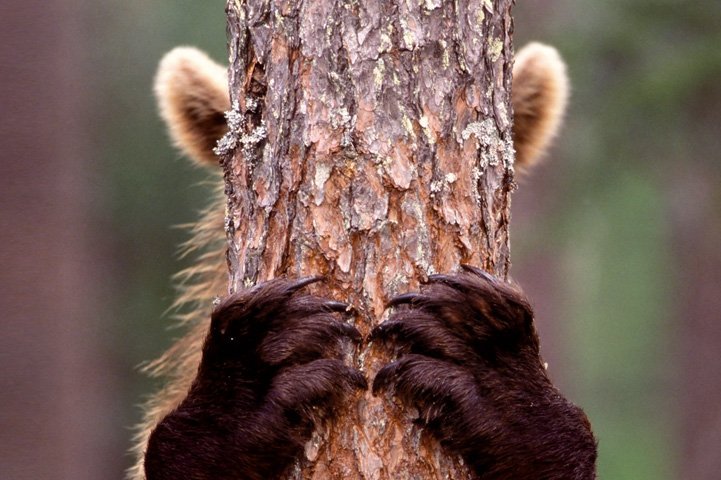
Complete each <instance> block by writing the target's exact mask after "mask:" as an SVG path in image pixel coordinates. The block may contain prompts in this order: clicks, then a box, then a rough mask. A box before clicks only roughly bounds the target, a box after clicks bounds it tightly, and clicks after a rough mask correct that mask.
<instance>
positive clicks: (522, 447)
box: [370, 266, 596, 480]
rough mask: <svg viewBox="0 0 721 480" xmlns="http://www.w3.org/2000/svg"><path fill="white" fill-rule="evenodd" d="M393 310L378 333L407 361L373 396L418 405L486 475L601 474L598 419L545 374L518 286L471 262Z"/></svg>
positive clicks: (430, 424) (442, 437)
mask: <svg viewBox="0 0 721 480" xmlns="http://www.w3.org/2000/svg"><path fill="white" fill-rule="evenodd" d="M389 306H391V307H396V310H395V311H394V313H393V314H392V315H391V316H390V318H389V319H388V320H387V321H385V322H384V323H382V324H381V325H379V326H378V327H376V329H375V330H374V331H373V332H372V333H371V337H370V339H371V340H374V341H378V342H380V343H382V344H385V345H388V346H391V347H393V348H394V350H395V352H396V353H397V354H398V355H399V358H398V359H397V360H396V361H394V362H392V363H390V364H389V365H386V366H385V367H383V368H382V369H381V370H380V371H379V372H378V374H377V375H376V377H375V380H374V382H373V392H374V393H375V394H377V393H378V392H380V391H383V390H389V391H390V392H392V393H393V394H394V395H395V396H396V397H397V398H398V399H399V400H400V401H401V402H402V404H403V405H405V406H407V407H413V408H416V409H417V410H418V412H419V418H418V423H420V424H421V425H423V426H424V427H425V428H426V429H427V430H428V431H429V433H431V434H432V435H434V436H435V437H436V438H437V439H438V440H439V441H440V442H441V444H442V445H444V446H445V447H447V448H448V449H449V450H451V451H453V452H455V453H457V454H460V455H462V457H463V458H464V460H465V461H466V462H467V463H468V464H469V466H470V467H471V468H472V469H473V471H474V472H475V473H476V474H477V475H478V476H479V477H480V478H482V479H494V480H499V479H511V478H517V479H519V478H534V479H561V478H564V479H584V480H587V479H589V478H593V477H594V471H595V470H594V464H595V455H596V447H595V441H594V439H593V435H592V434H591V431H590V424H589V423H588V420H587V419H586V417H585V415H584V414H583V412H582V411H581V410H580V409H579V408H577V407H575V406H574V405H572V404H571V403H569V402H568V401H566V400H565V399H564V398H563V397H562V396H561V395H560V393H559V392H558V391H557V390H556V389H555V388H554V387H553V385H552V384H551V382H550V380H549V379H548V377H547V376H546V372H545V369H544V367H543V364H542V361H541V358H540V356H539V347H538V336H537V335H536V332H535V329H534V326H533V312H532V310H531V307H530V305H529V303H528V301H527V300H526V299H525V297H524V296H523V294H522V292H521V291H520V290H519V289H518V288H517V287H515V286H513V285H511V284H509V283H507V282H504V281H502V280H500V279H497V278H495V277H493V276H491V275H490V274H488V273H486V272H484V271H482V270H480V269H477V268H475V267H470V266H463V272H461V273H458V274H449V275H432V276H430V277H429V279H428V282H427V283H426V284H424V285H423V286H422V287H421V291H420V293H409V294H404V295H400V296H398V297H395V298H393V299H392V300H391V301H390V303H389Z"/></svg>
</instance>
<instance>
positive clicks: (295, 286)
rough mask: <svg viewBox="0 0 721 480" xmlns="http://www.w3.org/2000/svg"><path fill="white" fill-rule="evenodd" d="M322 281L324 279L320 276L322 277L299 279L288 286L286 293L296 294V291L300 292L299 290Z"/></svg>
mask: <svg viewBox="0 0 721 480" xmlns="http://www.w3.org/2000/svg"><path fill="white" fill-rule="evenodd" d="M322 280H325V277H324V276H322V275H315V276H312V277H305V278H300V279H298V280H296V281H295V282H293V283H291V284H290V285H289V286H288V292H289V293H294V292H297V291H298V290H300V289H301V288H303V287H307V286H308V285H310V284H311V283H317V282H320V281H322Z"/></svg>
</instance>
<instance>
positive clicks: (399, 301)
mask: <svg viewBox="0 0 721 480" xmlns="http://www.w3.org/2000/svg"><path fill="white" fill-rule="evenodd" d="M426 298H427V297H426V296H425V295H421V294H420V293H404V294H403V295H398V296H397V297H393V298H391V299H390V300H389V301H388V303H386V308H390V307H397V306H398V305H403V304H405V303H411V304H412V303H414V302H416V301H418V300H425V299H426Z"/></svg>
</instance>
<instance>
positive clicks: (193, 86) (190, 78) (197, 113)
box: [155, 47, 230, 166]
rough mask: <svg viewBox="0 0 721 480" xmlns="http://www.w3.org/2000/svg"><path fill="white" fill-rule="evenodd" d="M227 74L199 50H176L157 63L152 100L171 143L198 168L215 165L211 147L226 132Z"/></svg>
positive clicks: (215, 159)
mask: <svg viewBox="0 0 721 480" xmlns="http://www.w3.org/2000/svg"><path fill="white" fill-rule="evenodd" d="M227 78H228V74H227V72H226V69H225V67H222V66H220V65H219V64H217V63H215V62H214V61H213V60H211V59H210V58H208V56H207V55H206V54H205V53H203V52H201V51H200V50H198V49H196V48H192V47H178V48H175V49H173V50H171V51H170V52H168V53H167V54H166V55H165V57H163V59H162V60H161V61H160V66H159V67H158V73H157V75H156V77H155V96H156V97H157V100H158V107H159V109H160V115H161V117H163V120H165V123H166V125H167V126H168V130H169V132H170V136H171V138H172V139H173V143H175V145H176V146H177V147H178V148H179V149H180V150H181V151H183V153H185V154H186V155H188V156H189V157H190V158H191V159H193V160H195V161H196V162H198V163H200V164H202V165H210V166H213V165H217V164H218V158H217V157H216V156H215V154H213V147H215V144H216V142H217V141H218V139H219V138H220V137H222V136H223V135H224V134H225V132H226V131H227V126H226V123H225V116H224V112H226V111H227V110H230V100H229V96H228V80H227Z"/></svg>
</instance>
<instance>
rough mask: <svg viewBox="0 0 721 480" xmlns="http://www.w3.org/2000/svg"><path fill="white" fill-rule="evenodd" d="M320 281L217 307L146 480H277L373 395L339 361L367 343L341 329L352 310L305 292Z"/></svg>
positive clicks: (276, 286)
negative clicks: (357, 401)
mask: <svg viewBox="0 0 721 480" xmlns="http://www.w3.org/2000/svg"><path fill="white" fill-rule="evenodd" d="M317 281H320V278H319V277H310V278H304V279H300V280H286V279H276V280H271V281H269V282H265V283H262V284H260V285H257V286H256V287H253V288H250V289H246V290H243V291H241V292H238V293H236V294H234V295H231V296H230V297H228V298H226V299H224V300H223V301H222V302H221V303H220V304H219V305H218V306H217V307H216V308H215V310H214V311H213V314H212V317H211V325H210V332H209V333H208V336H207V338H206V341H205V344H204V347H203V358H202V360H201V364H200V367H199V369H198V374H197V377H196V378H195V381H194V382H193V385H192V387H191V388H190V391H189V393H188V396H187V397H186V399H185V400H184V401H183V402H182V403H181V405H180V406H179V407H178V408H177V409H176V410H175V411H174V412H172V413H171V414H170V415H168V416H167V417H166V418H165V419H163V421H162V422H161V423H160V424H159V425H158V427H157V428H156V429H155V431H154V432H153V433H152V435H151V438H150V441H149V442H148V452H147V454H146V458H145V465H146V474H147V477H148V480H165V479H171V478H197V479H206V478H207V479H215V480H222V479H228V480H230V479H237V478H247V479H269V478H278V477H279V476H280V475H282V474H283V473H284V472H285V471H286V470H287V468H288V467H289V465H290V464H291V463H292V462H293V460H294V459H295V458H297V457H298V455H299V454H300V453H301V452H302V449H303V445H304V443H305V442H307V441H308V440H309V439H310V436H311V434H312V432H313V429H314V428H315V427H316V426H317V425H318V423H319V422H322V421H324V420H326V419H328V418H330V417H331V416H332V415H333V414H334V413H335V412H336V411H337V409H338V408H339V407H340V406H342V405H343V404H344V400H345V399H346V398H347V396H348V395H349V394H351V393H352V392H353V391H354V390H357V389H366V388H367V383H366V379H365V377H364V376H363V374H362V373H361V372H359V371H358V370H356V369H354V368H352V367H349V366H347V365H345V364H344V363H343V361H342V357H343V354H344V346H345V345H346V344H347V342H348V341H353V342H358V341H360V340H361V335H360V333H359V332H358V330H356V328H355V327H353V326H352V325H350V324H349V323H346V322H345V321H343V320H344V319H343V317H344V316H345V317H347V316H348V315H350V314H351V313H352V309H351V308H350V307H349V306H348V305H346V304H344V303H341V302H337V301H334V300H328V299H325V298H321V297H317V296H312V295H307V294H303V293H301V290H302V288H303V287H305V286H307V285H309V284H311V283H314V282H317ZM199 446H200V447H199ZM199 448H200V449H201V450H202V452H201V454H199V455H187V456H185V455H180V456H179V455H178V452H182V451H188V452H193V451H196V450H198V449H199ZM178 475H180V476H178Z"/></svg>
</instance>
